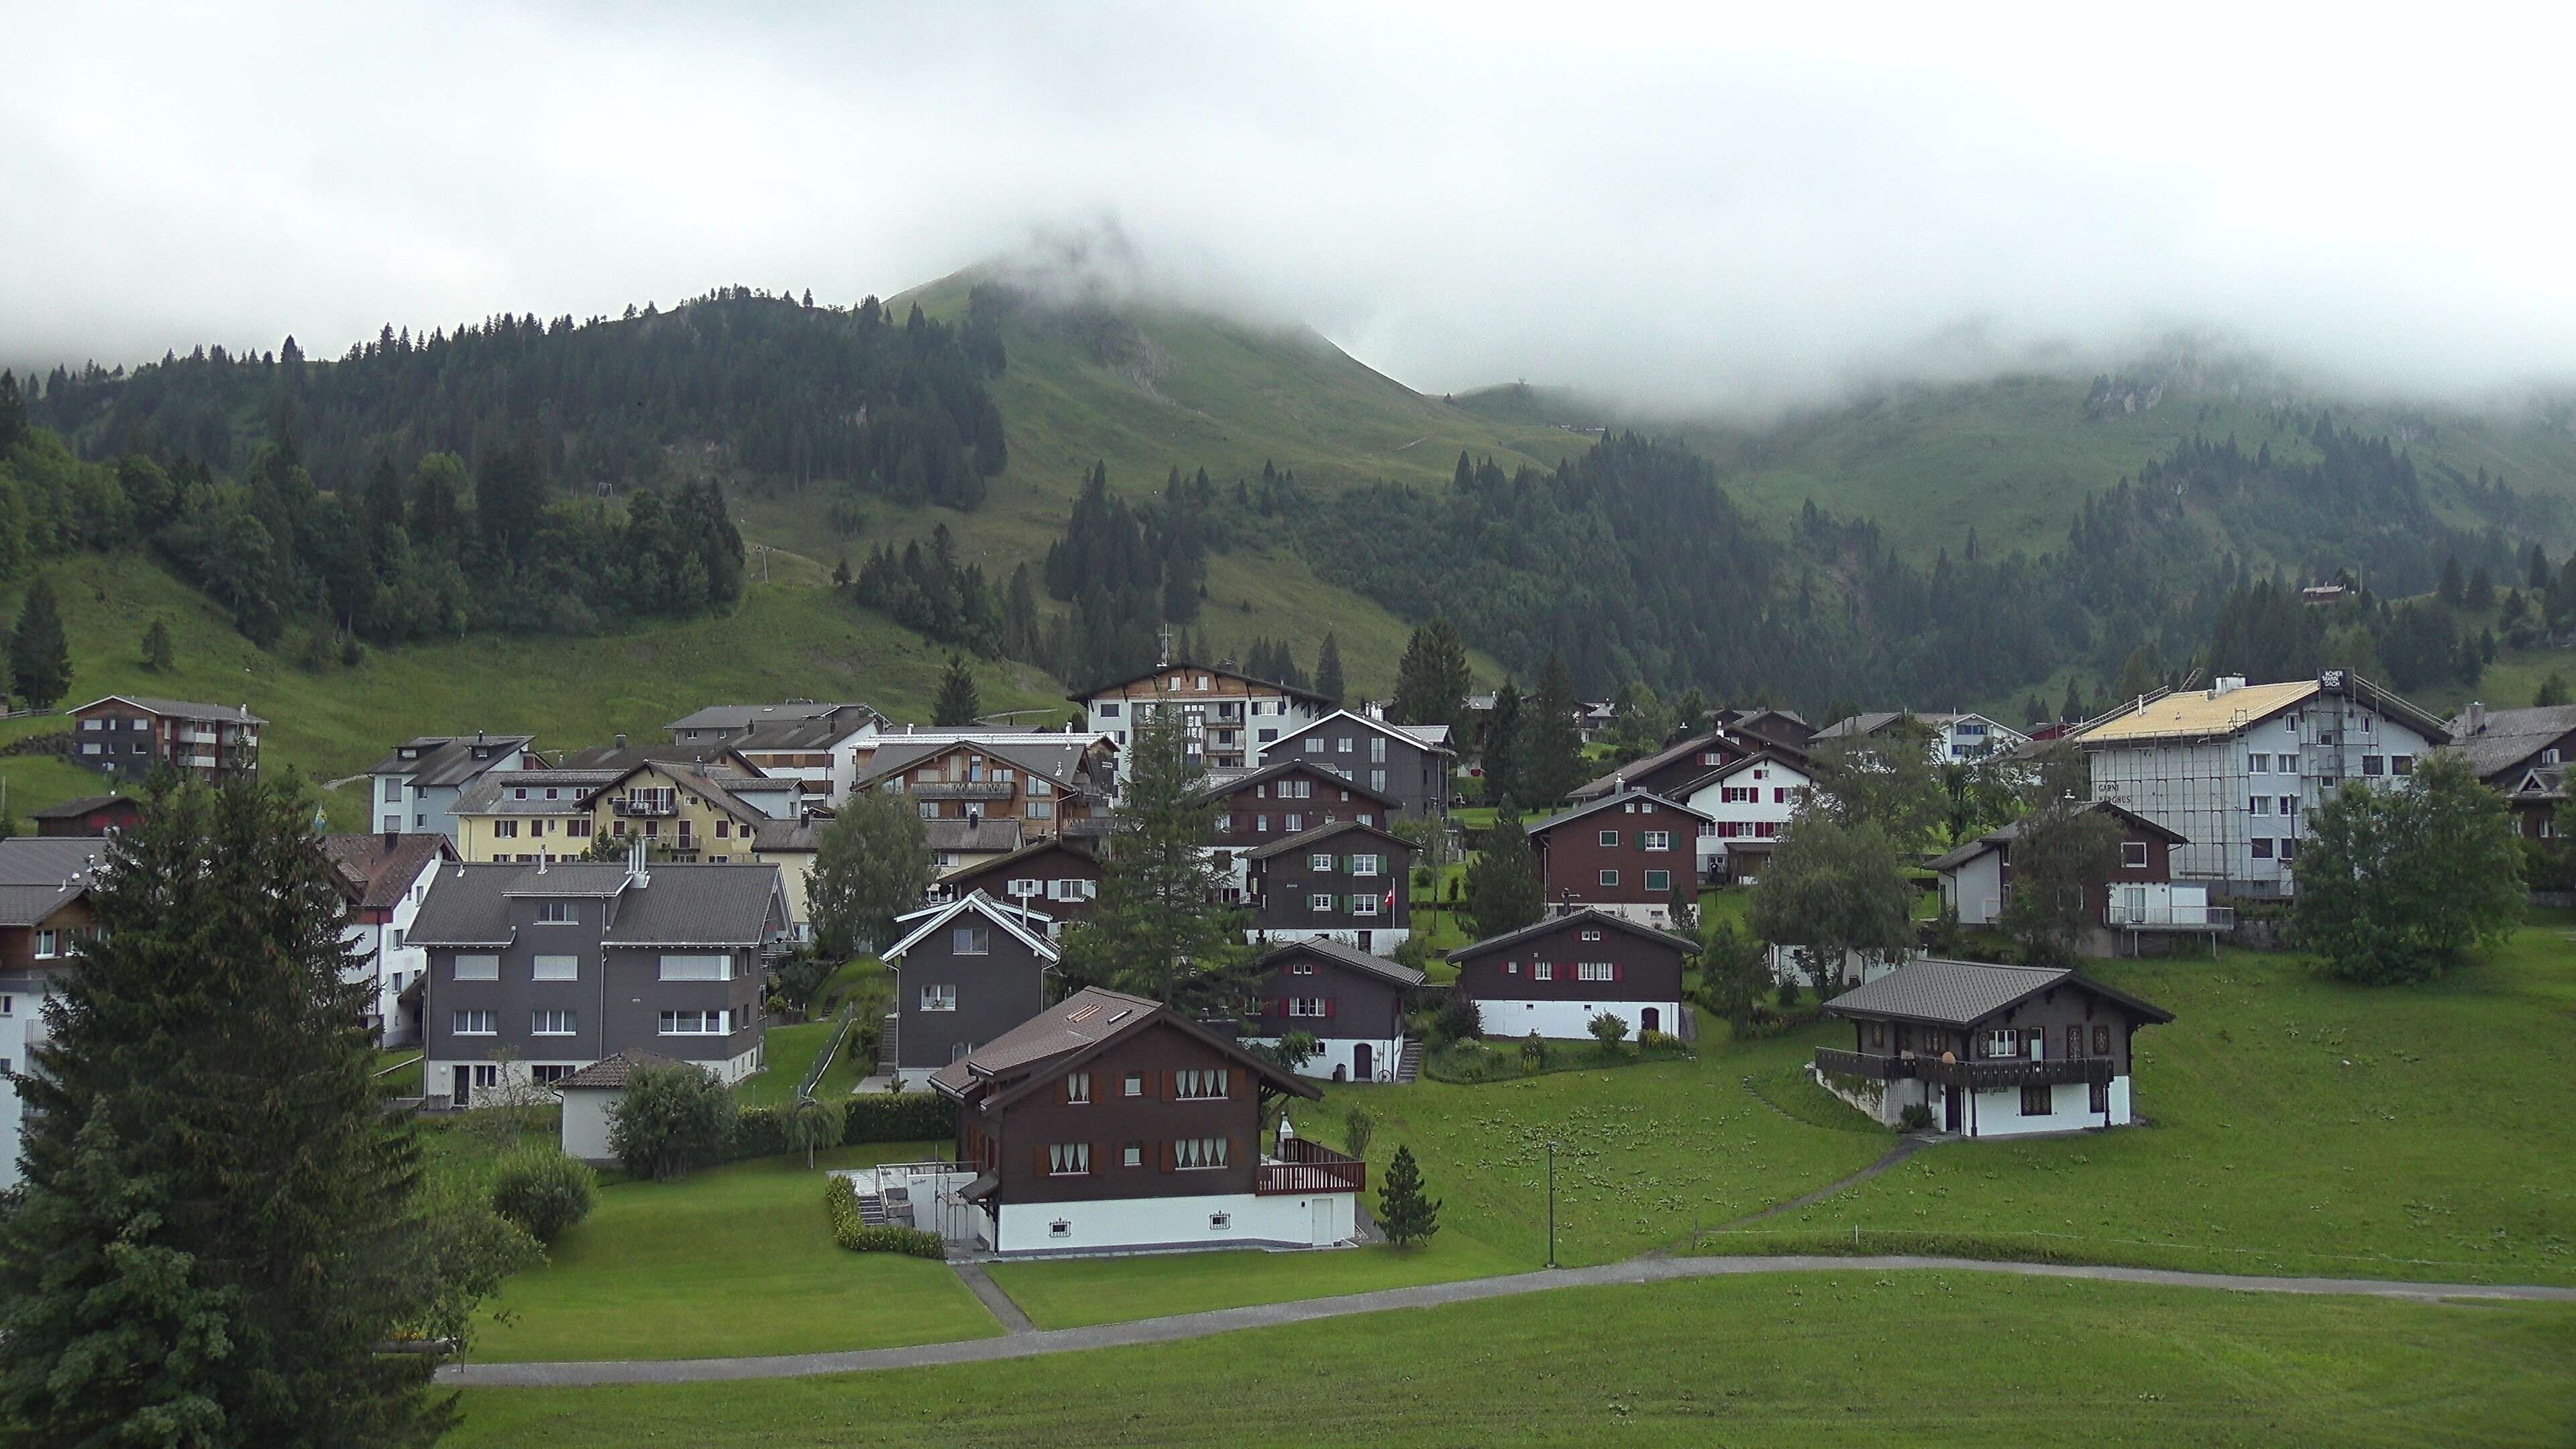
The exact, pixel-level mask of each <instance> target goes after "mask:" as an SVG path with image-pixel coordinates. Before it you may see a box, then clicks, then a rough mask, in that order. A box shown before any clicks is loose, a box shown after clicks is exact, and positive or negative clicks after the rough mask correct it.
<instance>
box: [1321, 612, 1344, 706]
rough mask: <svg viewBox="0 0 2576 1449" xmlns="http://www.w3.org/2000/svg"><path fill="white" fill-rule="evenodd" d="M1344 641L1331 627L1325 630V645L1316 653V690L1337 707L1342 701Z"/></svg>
mask: <svg viewBox="0 0 2576 1449" xmlns="http://www.w3.org/2000/svg"><path fill="white" fill-rule="evenodd" d="M1344 687H1345V686H1344V685H1343V683H1342V641H1341V638H1340V636H1338V635H1336V634H1335V633H1333V631H1331V630H1330V629H1327V630H1325V631H1324V647H1323V649H1322V650H1321V651H1319V652H1318V653H1317V654H1316V655H1315V692H1316V693H1317V694H1320V695H1322V696H1323V697H1324V698H1325V699H1326V700H1328V701H1330V702H1331V703H1332V705H1333V706H1334V707H1335V708H1337V709H1338V708H1339V707H1340V706H1341V703H1342V691H1343V689H1344Z"/></svg>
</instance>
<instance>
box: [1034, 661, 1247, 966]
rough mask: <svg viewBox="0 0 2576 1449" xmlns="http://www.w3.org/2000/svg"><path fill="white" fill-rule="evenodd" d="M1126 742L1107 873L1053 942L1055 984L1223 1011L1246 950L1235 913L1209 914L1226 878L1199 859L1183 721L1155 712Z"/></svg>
mask: <svg viewBox="0 0 2576 1449" xmlns="http://www.w3.org/2000/svg"><path fill="white" fill-rule="evenodd" d="M1131 739H1132V742H1131V743H1130V744H1129V745H1128V747H1127V749H1126V751H1125V753H1124V756H1123V759H1122V764H1121V770H1120V774H1121V777H1122V778H1121V780H1120V782H1119V806H1118V815H1117V820H1116V825H1115V827H1114V829H1113V831H1112V833H1111V835H1110V837H1109V865H1108V871H1107V873H1106V877H1105V878H1104V879H1103V880H1102V881H1101V884H1100V898H1099V900H1098V901H1097V902H1096V903H1094V905H1093V906H1092V910H1091V919H1090V920H1088V921H1085V922H1083V923H1081V924H1079V925H1076V926H1074V927H1073V928H1072V929H1070V930H1068V931H1066V932H1065V935H1064V966H1063V971H1064V975H1065V979H1066V980H1067V981H1068V982H1071V983H1073V984H1076V985H1093V986H1109V987H1114V988H1116V989H1118V990H1120V991H1131V992H1134V993H1135V994H1137V995H1139V996H1147V997H1151V998H1153V999H1154V1000H1157V1001H1161V1002H1166V1003H1168V1004H1170V1005H1172V1006H1173V1007H1175V1008H1177V1009H1180V1010H1183V1011H1188V1012H1206V1011H1212V1010H1220V1009H1230V1008H1232V1007H1233V1006H1234V1005H1235V1004H1236V1003H1237V1002H1239V1001H1241V1000H1242V998H1243V996H1244V994H1245V991H1246V989H1247V988H1248V986H1249V984H1250V978H1249V974H1248V968H1249V964H1250V960H1251V951H1250V949H1249V948H1248V947H1246V946H1245V944H1244V940H1243V923H1242V918H1241V914H1240V913H1239V912H1236V911H1232V910H1228V909H1226V908H1225V907H1224V906H1223V905H1222V904H1220V902H1221V901H1222V900H1223V899H1224V897H1223V891H1224V888H1225V885H1226V871H1225V868H1224V867H1223V866H1221V865H1219V864H1218V863H1217V857H1218V854H1219V852H1215V851H1211V850H1209V849H1207V842H1208V839H1209V837H1210V836H1211V835H1212V834H1213V833H1214V832H1215V829H1216V819H1217V803H1216V800H1215V798H1214V797H1213V796H1211V795H1209V794H1208V793H1207V792H1206V791H1205V790H1204V789H1203V788H1202V786H1203V785H1204V783H1205V777H1206V767H1205V766H1204V765H1202V764H1200V763H1199V762H1198V761H1197V760H1196V759H1194V758H1193V757H1192V756H1191V754H1190V750H1189V721H1188V717H1187V716H1185V715H1183V714H1182V713H1181V711H1180V710H1179V709H1177V708H1175V707H1173V706H1172V705H1171V704H1170V703H1169V702H1168V701H1158V702H1157V703H1156V705H1155V707H1154V709H1153V712H1152V713H1151V714H1148V715H1146V716H1145V717H1144V718H1142V719H1140V720H1138V721H1137V722H1136V727H1135V731H1134V733H1133V735H1132V737H1131Z"/></svg>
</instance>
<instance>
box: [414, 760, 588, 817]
mask: <svg viewBox="0 0 2576 1449" xmlns="http://www.w3.org/2000/svg"><path fill="white" fill-rule="evenodd" d="M626 774H627V772H626V771H624V770H504V771H502V772H500V773H498V774H490V775H485V776H484V777H483V778H481V779H479V780H476V781H475V782H474V783H473V784H471V785H468V786H466V787H465V789H464V790H463V791H462V792H461V793H459V794H458V795H457V797H456V804H455V806H454V807H453V809H452V810H451V811H450V812H449V813H451V814H455V815H469V816H470V815H582V814H588V813H589V811H590V802H591V801H592V799H593V798H595V797H596V796H597V794H598V792H599V790H600V789H601V787H603V786H606V785H611V784H614V783H616V782H617V781H619V780H623V779H625V778H626ZM521 790H525V791H527V792H528V798H527V799H525V800H522V799H520V798H519V792H520V791H521ZM548 790H552V791H554V792H555V798H554V799H552V800H549V799H547V798H546V792H547V791H548Z"/></svg>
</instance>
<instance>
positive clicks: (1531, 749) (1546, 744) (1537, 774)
mask: <svg viewBox="0 0 2576 1449" xmlns="http://www.w3.org/2000/svg"><path fill="white" fill-rule="evenodd" d="M1582 707H1583V702H1582V701H1581V700H1578V699H1576V698H1575V697H1574V673H1573V671H1572V670H1570V669H1568V668H1566V667H1565V656H1564V655H1562V654H1550V655H1548V656H1547V666H1546V667H1545V668H1544V669H1542V670H1540V671H1539V676H1538V692H1537V693H1536V694H1533V695H1531V696H1530V697H1529V699H1528V700H1527V701H1526V702H1525V704H1524V707H1523V708H1522V710H1521V720H1520V727H1519V731H1518V732H1519V735H1520V741H1519V743H1520V759H1519V760H1518V761H1517V762H1515V764H1514V766H1513V778H1512V785H1513V794H1514V796H1515V797H1516V798H1520V797H1525V798H1527V799H1528V800H1529V801H1530V802H1531V803H1532V804H1534V805H1550V804H1554V803H1555V802H1556V801H1559V800H1562V799H1564V798H1565V797H1566V796H1567V795H1568V794H1570V793H1572V792H1573V790H1574V787H1575V786H1577V785H1580V784H1582V783H1583V727H1582V724H1581V722H1580V721H1579V720H1578V719H1577V718H1576V713H1577V711H1579V710H1581V709H1582Z"/></svg>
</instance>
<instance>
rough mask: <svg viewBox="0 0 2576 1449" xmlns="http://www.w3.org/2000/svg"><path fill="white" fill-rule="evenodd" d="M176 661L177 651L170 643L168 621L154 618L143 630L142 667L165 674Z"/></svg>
mask: <svg viewBox="0 0 2576 1449" xmlns="http://www.w3.org/2000/svg"><path fill="white" fill-rule="evenodd" d="M177 662H178V651H177V649H176V648H175V647H173V646H172V644H171V643H170V622H169V621H168V620H166V619H155V620H153V621H152V627H151V628H149V629H146V630H144V631H143V667H144V668H146V669H149V670H151V671H152V672H153V673H155V674H167V673H169V672H170V670H171V667H172V666H173V665H175V664H176V663H177Z"/></svg>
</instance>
